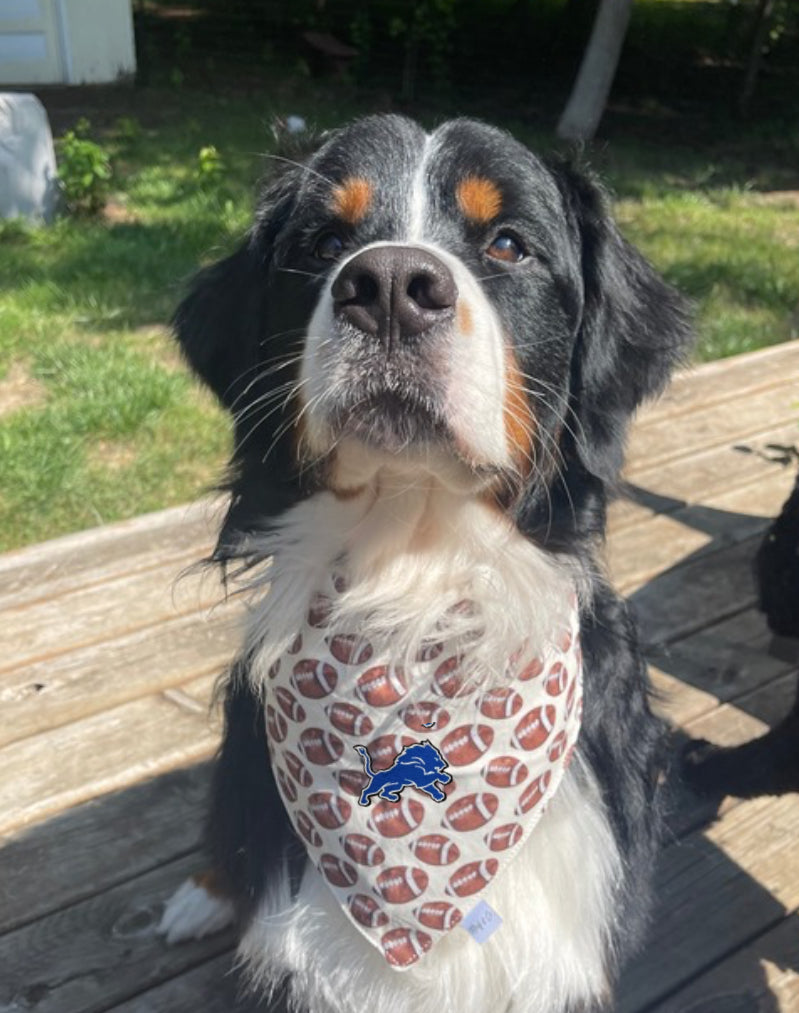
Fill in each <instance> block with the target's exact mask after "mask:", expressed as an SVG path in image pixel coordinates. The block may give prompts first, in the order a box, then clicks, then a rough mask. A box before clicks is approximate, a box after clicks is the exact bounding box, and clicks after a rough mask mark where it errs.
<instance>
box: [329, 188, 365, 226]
mask: <svg viewBox="0 0 799 1013" xmlns="http://www.w3.org/2000/svg"><path fill="white" fill-rule="evenodd" d="M373 197H374V188H373V186H372V184H371V183H370V182H369V180H368V179H363V178H362V177H361V176H348V177H347V178H346V179H345V180H343V181H342V182H341V183H339V185H338V186H337V187H336V188H335V189H334V190H333V194H332V205H333V210H334V211H335V213H336V214H337V215H338V217H339V218H341V219H343V221H345V222H346V223H347V224H348V225H357V224H358V222H361V221H363V219H364V218H365V217H366V216H367V214H368V213H369V208H370V207H371V206H372V199H373Z"/></svg>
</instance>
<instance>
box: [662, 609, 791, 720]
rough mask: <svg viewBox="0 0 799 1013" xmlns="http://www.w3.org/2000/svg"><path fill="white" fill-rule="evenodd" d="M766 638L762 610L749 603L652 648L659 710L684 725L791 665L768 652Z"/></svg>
mask: <svg viewBox="0 0 799 1013" xmlns="http://www.w3.org/2000/svg"><path fill="white" fill-rule="evenodd" d="M770 642H771V633H770V631H769V629H768V627H767V626H766V621H765V618H764V617H763V615H762V613H760V612H758V611H757V610H756V609H747V610H746V611H745V612H742V613H739V614H738V615H736V616H734V617H733V618H731V619H726V620H722V621H721V622H719V623H715V624H713V625H712V626H708V627H706V628H705V629H702V630H699V631H698V632H696V633H694V634H692V635H691V636H689V637H686V638H685V639H683V640H677V641H676V642H674V643H672V644H669V645H668V646H667V647H666V648H665V649H664V650H662V651H655V652H652V653H650V655H649V657H648V661H649V668H650V672H651V674H652V679H653V682H654V684H655V688H656V689H657V691H658V693H659V694H660V697H661V700H660V706H659V710H660V711H661V712H662V713H664V714H665V715H666V716H667V717H668V719H669V720H670V721H672V722H673V723H674V724H676V725H682V726H684V725H686V724H687V723H688V722H690V721H692V720H695V719H696V718H698V717H701V716H702V715H703V714H706V713H707V712H709V711H712V710H714V709H715V708H717V707H718V705H719V702H724V701H735V700H737V699H738V698H740V697H741V696H742V695H744V694H746V693H749V692H751V691H752V690H755V689H757V687H758V686H760V685H762V684H766V683H768V682H771V681H772V680H774V679H775V678H777V677H778V676H780V675H784V674H785V673H786V672H789V671H791V668H792V666H791V664H790V663H789V662H786V661H783V660H782V659H780V658H775V657H773V656H772V655H771V654H769V651H768V648H769V644H770Z"/></svg>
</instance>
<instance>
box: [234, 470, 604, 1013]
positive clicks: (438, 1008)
mask: <svg viewBox="0 0 799 1013" xmlns="http://www.w3.org/2000/svg"><path fill="white" fill-rule="evenodd" d="M264 548H265V549H266V550H267V551H268V552H269V553H270V554H271V557H272V563H271V565H270V567H269V569H268V571H267V572H266V574H265V577H264V580H265V581H266V580H268V581H269V582H270V585H271V586H270V589H269V592H268V594H266V595H265V596H264V597H263V600H262V601H260V602H259V603H258V604H257V605H256V606H255V607H254V608H253V611H252V616H251V622H250V630H249V647H250V651H251V656H252V658H253V662H254V663H253V666H252V671H253V678H254V679H255V680H256V681H257V682H263V680H265V679H267V678H268V670H269V667H270V665H271V664H272V663H273V662H274V660H275V659H276V658H277V657H279V656H280V655H281V654H283V653H284V652H285V651H286V649H287V648H288V646H289V645H290V644H291V641H292V639H293V637H294V635H295V633H296V629H297V624H298V621H300V619H301V617H302V616H303V615H305V612H306V610H307V605H308V601H309V599H310V597H311V594H312V593H313V591H314V589H315V588H316V587H319V586H320V584H321V581H322V579H323V576H324V574H326V573H329V572H330V569H331V566H332V565H333V564H334V563H335V562H336V561H338V562H339V563H340V562H341V560H342V559H344V558H346V562H347V568H348V577H349V580H350V589H349V590H348V592H347V593H346V594H345V595H343V596H342V597H341V599H340V603H339V609H340V612H339V617H338V618H340V620H341V622H342V625H346V626H347V628H348V629H353V628H357V629H359V630H361V631H362V632H363V633H364V634H365V635H368V636H369V638H370V640H372V641H373V642H374V643H376V644H381V645H382V646H383V647H384V648H385V649H390V650H391V651H392V652H393V654H394V656H395V657H396V658H397V659H398V660H401V659H403V658H405V657H408V656H410V655H411V654H415V653H416V652H417V651H418V650H419V648H420V647H421V646H422V645H424V643H425V642H426V641H427V639H428V638H429V637H430V635H431V631H435V633H436V635H437V636H440V635H441V626H442V623H446V622H447V621H448V619H447V617H448V616H450V615H455V616H458V615H460V613H459V612H458V610H453V608H452V606H454V605H456V604H457V603H458V602H459V601H462V600H464V599H468V600H469V601H472V602H476V603H477V604H478V606H479V607H478V610H477V614H476V617H474V616H473V617H472V618H471V619H470V620H469V622H471V623H472V624H473V625H472V628H471V629H469V628H464V627H463V626H461V628H460V629H458V630H455V631H454V633H455V635H463V636H464V637H465V640H466V641H468V643H469V644H470V645H471V646H470V651H471V652H472V661H473V663H474V664H475V665H476V666H478V667H480V668H483V669H484V670H485V671H486V672H488V673H490V672H491V671H492V665H493V666H495V665H504V663H505V660H506V658H507V653H508V645H509V644H518V643H521V642H522V641H523V640H525V639H526V640H528V641H531V642H535V641H536V638H538V640H539V641H540V642H544V641H545V640H546V638H547V636H549V635H551V632H552V630H553V629H557V628H558V627H562V626H563V624H564V621H565V619H566V618H567V616H568V612H569V608H570V595H571V594H572V589H573V587H574V580H575V574H574V573H571V572H569V571H568V569H567V567H566V565H565V564H564V563H562V562H560V561H558V560H556V559H553V558H552V557H551V556H548V555H546V554H544V553H543V552H541V551H540V550H538V549H537V548H536V547H535V546H533V545H532V544H530V543H529V542H528V541H527V540H525V539H523V538H522V537H521V536H520V535H519V534H518V532H516V531H515V530H514V529H513V528H512V527H511V526H510V525H509V524H508V523H507V522H506V521H505V520H504V519H503V518H502V517H501V516H500V515H499V514H498V513H496V512H495V511H493V510H492V509H491V508H489V507H486V506H484V505H482V504H481V503H479V502H477V501H475V500H473V499H467V498H466V497H464V496H462V495H459V494H458V493H457V492H454V491H452V490H451V489H449V490H447V489H444V488H443V487H442V486H441V485H440V484H439V483H438V482H436V481H434V480H433V479H430V480H429V481H427V480H424V481H419V480H417V481H415V482H414V483H409V482H408V480H407V477H400V476H398V477H397V480H396V481H392V476H391V475H390V474H389V475H386V474H385V473H384V474H382V475H381V481H380V483H379V484H378V486H377V487H375V486H374V485H372V486H371V487H368V488H366V489H364V491H363V492H362V493H361V494H360V495H358V496H355V497H352V498H349V499H347V500H342V499H337V498H336V497H334V496H333V495H332V494H330V493H321V494H319V495H317V496H315V497H313V498H312V499H310V500H308V501H306V502H304V503H302V504H300V505H298V506H297V507H296V508H294V510H292V511H290V512H289V513H288V514H287V515H286V516H285V517H284V519H283V520H282V521H281V523H280V525H279V527H278V528H277V529H276V530H275V531H274V532H273V534H272V535H270V536H269V539H268V542H267V544H266V545H265V546H264ZM456 621H458V622H461V623H463V621H464V620H462V619H459V620H456ZM331 622H332V625H333V627H335V622H336V616H335V615H334V616H333V617H331ZM332 632H335V629H333V631H332ZM449 632H450V633H452V632H453V631H452V630H450V631H449ZM586 680H590V672H589V673H586ZM264 760H265V762H266V757H265V758H264ZM619 873H620V861H619V856H618V852H617V850H616V846H615V843H614V839H613V835H612V832H611V830H610V827H609V825H608V822H607V818H606V816H605V812H604V808H603V806H602V803H601V800H600V798H599V793H598V791H597V788H596V784H595V781H594V778H593V775H592V774H591V772H590V770H588V768H587V766H586V765H585V764H584V762H583V761H582V759H581V758H580V753H579V745H578V750H577V754H576V756H575V760H574V762H573V764H572V767H571V768H570V770H569V772H568V774H567V776H566V777H565V779H564V782H563V784H562V786H561V788H560V790H559V792H558V793H557V795H556V796H555V798H554V799H553V801H552V802H551V804H550V806H549V808H548V809H547V811H546V813H545V814H544V816H543V817H542V819H541V820H540V822H539V823H538V825H537V826H536V827H535V829H534V831H533V833H532V835H531V837H530V838H529V839H528V840H527V842H526V844H525V845H524V847H523V848H522V850H521V852H520V853H519V854H518V856H517V857H516V858H515V859H514V861H513V862H512V863H511V864H510V866H509V867H508V868H507V870H506V871H505V872H504V873H503V875H502V876H500V877H498V878H497V879H496V880H495V881H494V882H493V883H492V884H491V886H490V888H489V890H488V891H486V893H485V899H486V900H487V901H488V903H490V904H491V906H492V907H493V908H494V909H495V910H496V911H497V912H498V913H499V914H500V915H501V917H502V918H503V921H504V925H503V930H502V931H501V932H500V933H497V934H496V935H495V936H492V937H491V938H490V939H488V940H487V941H486V942H485V943H483V944H478V943H477V942H475V941H474V940H473V939H472V938H470V937H469V935H468V934H467V933H466V932H465V931H464V930H462V929H455V930H453V931H452V932H451V933H449V934H448V935H447V936H446V938H444V939H442V940H441V942H440V943H439V944H438V945H437V946H436V948H435V951H434V953H432V954H430V958H429V959H427V960H423V961H420V963H419V964H418V965H414V967H412V968H410V969H409V970H408V971H406V972H405V973H403V974H402V975H398V974H397V973H396V972H394V971H393V970H391V969H390V968H388V967H387V966H386V964H385V961H384V960H383V958H382V956H381V955H380V954H379V953H377V951H376V950H374V949H373V948H372V947H370V946H369V945H368V944H366V943H365V941H364V940H363V938H362V936H361V935H360V933H359V932H358V931H357V930H356V929H355V928H353V926H352V925H351V924H349V923H348V921H347V920H346V919H345V918H344V916H343V915H342V913H341V910H340V907H339V905H338V903H337V902H336V900H335V898H334V897H333V895H332V893H331V892H330V889H329V888H328V885H327V884H326V883H325V882H324V881H323V880H322V878H321V877H320V875H319V873H318V872H317V870H316V869H315V867H313V866H312V865H310V864H309V865H308V867H307V870H306V873H305V876H304V878H303V882H302V884H301V888H300V890H299V893H298V895H297V896H296V897H293V898H292V897H291V895H290V890H289V883H288V876H287V874H286V873H285V871H284V870H281V871H280V873H279V874H277V875H275V874H274V873H273V875H272V876H271V883H272V886H271V889H270V891H269V893H268V895H267V896H266V897H265V899H264V901H263V903H262V906H261V908H260V910H259V911H258V912H257V914H256V916H255V917H254V918H253V920H252V922H251V924H250V925H249V927H248V929H247V931H246V933H245V935H244V938H243V940H242V943H241V947H240V954H241V956H242V958H243V960H244V962H245V964H246V965H247V967H248V969H249V972H250V973H251V975H252V976H253V978H254V979H256V980H257V981H258V982H259V983H260V985H261V986H262V987H263V986H266V987H268V985H269V983H270V982H276V981H278V980H279V979H281V978H283V977H284V976H285V975H286V973H287V972H288V973H290V974H292V975H293V986H292V988H293V990H294V996H295V998H296V1001H297V1002H298V1004H299V1005H298V1008H301V1009H303V1010H307V1011H308V1013H363V1010H365V1009H379V1010H381V1011H385V1013H442V1011H449V1010H452V1011H457V1013H505V1011H510V1010H513V1011H518V1013H560V1011H563V1010H566V1009H567V1008H569V1006H570V1005H571V1004H574V1003H577V1002H580V1001H587V1002H590V1001H591V1000H596V999H597V998H599V997H601V996H602V994H603V993H604V992H605V990H606V988H607V976H606V964H607V959H608V935H609V932H608V929H609V924H610V921H611V919H612V914H613V909H614V884H615V883H616V882H617V880H618V877H619Z"/></svg>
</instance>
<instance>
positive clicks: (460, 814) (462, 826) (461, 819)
mask: <svg viewBox="0 0 799 1013" xmlns="http://www.w3.org/2000/svg"><path fill="white" fill-rule="evenodd" d="M498 808H499V799H498V798H497V796H496V795H492V794H490V793H487V792H479V793H474V794H472V795H467V796H466V797H465V798H461V799H458V801H457V802H453V803H452V805H451V806H450V807H449V808H448V809H447V812H446V815H445V816H444V820H443V825H444V826H445V827H447V828H448V829H449V830H459V831H467V830H477V828H478V827H482V826H485V824H486V823H488V821H489V820H491V819H493V818H494V815H495V814H496V811H497V809H498Z"/></svg>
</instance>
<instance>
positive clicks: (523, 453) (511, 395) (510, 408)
mask: <svg viewBox="0 0 799 1013" xmlns="http://www.w3.org/2000/svg"><path fill="white" fill-rule="evenodd" d="M503 422H504V426H505V436H506V438H507V440H508V447H509V448H510V453H511V457H512V458H513V460H514V463H515V464H516V466H517V467H518V468H519V470H520V471H521V472H523V473H526V472H527V471H529V469H530V468H531V467H532V456H533V455H532V451H533V434H534V433H535V416H534V415H533V411H532V409H531V407H530V403H529V401H528V399H527V395H526V394H525V390H524V378H523V376H522V374H521V371H520V369H519V364H518V362H517V361H516V356H515V355H514V353H513V351H512V349H510V348H507V349H506V350H505V404H504V410H503Z"/></svg>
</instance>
